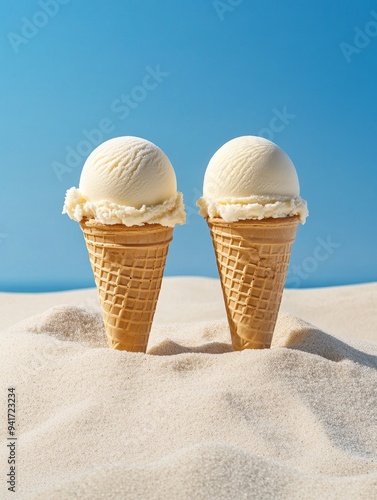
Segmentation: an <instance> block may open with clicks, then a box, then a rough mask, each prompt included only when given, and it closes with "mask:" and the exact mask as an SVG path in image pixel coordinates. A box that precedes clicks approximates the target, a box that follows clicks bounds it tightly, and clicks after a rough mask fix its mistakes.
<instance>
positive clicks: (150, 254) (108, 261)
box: [80, 219, 173, 352]
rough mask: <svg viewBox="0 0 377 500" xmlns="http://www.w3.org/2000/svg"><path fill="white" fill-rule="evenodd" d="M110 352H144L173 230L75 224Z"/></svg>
mask: <svg viewBox="0 0 377 500" xmlns="http://www.w3.org/2000/svg"><path fill="white" fill-rule="evenodd" d="M80 225H81V229H82V231H83V233H84V237H85V242H86V246H87V249H88V253H89V258H90V263H91V265H92V269H93V273H94V278H95V282H96V285H97V289H98V293H99V297H100V302H101V307H102V316H103V321H104V324H105V330H106V334H107V338H108V342H109V346H110V347H111V348H113V349H118V350H126V351H134V352H145V351H146V349H147V344H148V338H149V333H150V330H151V326H152V321H153V316H154V313H155V310H156V305H157V299H158V296H159V293H160V288H161V281H162V276H163V273H164V268H165V261H166V256H167V253H168V247H169V243H170V242H171V240H172V234H173V228H171V227H165V226H162V225H160V224H145V225H144V226H132V227H128V226H125V225H123V224H114V225H105V224H101V223H98V222H95V221H94V220H88V219H84V220H82V221H81V222H80Z"/></svg>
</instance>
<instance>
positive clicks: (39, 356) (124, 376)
mask: <svg viewBox="0 0 377 500" xmlns="http://www.w3.org/2000/svg"><path fill="white" fill-rule="evenodd" d="M0 343H1V346H0V349H1V350H0V352H1V366H2V370H1V372H0V379H1V384H2V387H6V386H10V385H14V386H16V389H17V415H18V423H17V433H18V437H19V439H18V444H17V491H18V494H17V498H20V499H23V498H40V499H46V498H48V499H55V498H56V499H72V498H80V499H97V498H98V499H99V498H106V499H107V498H109V499H119V498H127V499H139V498H143V499H144V498H145V499H166V498H168V499H178V498H179V499H212V498H216V499H230V498H234V499H241V498H245V499H246V498H261V499H263V498H289V499H292V498H293V499H295V498H297V499H302V498H326V499H328V498H329V499H331V498H339V499H344V498H350V499H351V498H352V499H355V498H363V499H368V498H371V499H372V498H376V496H377V412H376V407H377V395H376V387H377V371H376V368H377V345H374V344H366V343H361V342H357V341H353V342H352V343H350V342H349V341H347V342H345V341H343V340H341V339H338V338H335V337H333V336H331V335H329V334H327V333H325V332H324V331H322V330H320V329H318V328H315V327H314V326H312V325H310V324H309V323H307V322H305V321H303V320H301V319H298V318H296V317H294V316H291V315H287V314H281V315H280V317H279V320H278V324H277V328H276V334H275V337H274V344H273V349H271V350H264V351H244V352H231V349H230V342H229V331H228V327H227V324H226V321H225V320H223V319H221V320H218V321H209V322H195V323H174V324H166V323H165V324H162V323H161V324H156V325H155V326H154V329H153V331H152V335H151V342H150V348H149V354H148V355H144V354H134V353H126V352H116V351H110V350H109V349H106V348H105V346H106V339H105V335H104V331H103V326H102V323H101V320H100V316H99V314H98V312H96V311H95V310H89V309H87V308H85V307H75V306H58V307H53V308H52V309H49V310H47V311H46V312H44V313H42V314H39V315H37V316H34V317H32V318H29V319H26V320H23V321H22V322H21V323H19V324H17V325H15V326H14V327H12V328H10V329H8V330H5V331H3V332H2V333H1V334H0ZM2 432H3V435H4V430H3V431H2ZM4 438H5V436H4ZM4 438H3V450H4V447H5V445H4V442H5V441H4ZM1 488H4V482H3V483H2V485H1ZM1 494H3V493H2V490H0V496H1ZM4 495H5V491H4ZM1 498H3V496H1Z"/></svg>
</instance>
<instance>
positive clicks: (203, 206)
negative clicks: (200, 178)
mask: <svg viewBox="0 0 377 500" xmlns="http://www.w3.org/2000/svg"><path fill="white" fill-rule="evenodd" d="M198 206H199V207H200V212H199V213H200V214H201V215H203V217H206V218H207V217H210V218H214V217H220V218H222V219H223V220H225V221H226V222H235V221H238V220H245V219H264V218H269V217H274V218H277V217H290V216H293V215H297V216H299V218H300V220H301V222H302V223H304V222H305V219H306V217H307V215H308V210H307V206H306V202H305V201H304V200H302V199H301V198H300V186H299V181H298V177H297V172H296V169H295V167H294V165H293V163H292V161H291V159H290V158H289V156H288V155H287V154H286V153H285V152H284V151H283V150H282V149H280V148H279V147H278V146H277V145H276V144H274V143H273V142H271V141H269V140H267V139H264V138H263V137H255V136H244V137H238V138H236V139H233V140H231V141H229V142H227V143H226V144H224V146H222V147H221V148H220V149H219V150H218V151H217V152H216V153H215V154H214V155H213V157H212V158H211V160H210V162H209V164H208V167H207V170H206V173H205V176H204V184H203V197H201V198H200V199H199V200H198Z"/></svg>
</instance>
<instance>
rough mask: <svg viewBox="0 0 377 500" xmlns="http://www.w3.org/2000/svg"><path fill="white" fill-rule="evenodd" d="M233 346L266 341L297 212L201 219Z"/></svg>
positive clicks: (249, 346)
mask: <svg viewBox="0 0 377 500" xmlns="http://www.w3.org/2000/svg"><path fill="white" fill-rule="evenodd" d="M207 222H208V225H209V228H210V230H211V236H212V241H213V246H214V249H215V253H216V259H217V267H218V270H219V275H220V280H221V287H222V291H223V295H224V302H225V307H226V312H227V316H228V322H229V328H230V333H231V337H232V344H233V349H234V350H242V349H263V348H269V347H270V346H271V340H272V335H273V332H274V328H275V324H276V319H277V315H278V312H279V308H280V302H281V298H282V294H283V288H284V284H285V279H286V274H287V269H288V264H289V258H290V253H291V246H292V243H293V241H294V239H295V236H296V231H297V226H298V222H299V220H298V217H285V218H279V219H272V218H271V219H263V220H246V221H239V222H231V223H229V222H225V221H224V220H222V219H207Z"/></svg>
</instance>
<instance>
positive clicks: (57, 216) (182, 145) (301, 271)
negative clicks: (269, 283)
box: [0, 0, 377, 291]
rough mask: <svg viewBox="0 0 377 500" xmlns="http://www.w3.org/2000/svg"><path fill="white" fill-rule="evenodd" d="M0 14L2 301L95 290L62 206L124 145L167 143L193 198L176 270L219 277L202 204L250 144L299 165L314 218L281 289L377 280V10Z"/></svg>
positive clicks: (56, 9) (33, 7) (53, 7)
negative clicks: (222, 164)
mask: <svg viewBox="0 0 377 500" xmlns="http://www.w3.org/2000/svg"><path fill="white" fill-rule="evenodd" d="M0 18H1V19H2V23H1V27H0V37H1V40H2V43H1V50H0V67H1V73H0V103H1V104H0V110H1V112H0V134H1V135H0V137H1V139H0V146H1V183H0V290H6V291H50V290H62V289H69V288H76V287H87V286H93V285H94V281H93V277H92V272H91V269H90V265H89V262H88V258H87V253H86V249H85V245H84V242H83V238H82V234H81V231H80V228H79V226H78V224H76V223H74V222H73V221H71V220H70V219H69V218H68V217H67V216H63V215H61V209H62V204H63V200H64V194H65V191H66V189H67V188H69V187H71V186H73V185H76V186H77V185H78V181H79V177H80V171H81V167H82V165H83V163H84V161H85V156H86V151H89V150H90V149H92V148H94V145H93V144H95V143H96V141H97V143H98V142H99V141H102V140H106V139H109V138H110V137H114V136H119V135H136V136H140V137H144V138H146V139H149V140H151V141H153V142H154V143H156V144H157V145H158V146H160V147H161V148H162V149H163V150H164V151H165V153H166V154H167V155H168V156H169V158H170V160H171V162H172V164H173V166H174V168H175V170H176V173H177V178H178V184H179V188H180V190H181V191H183V193H184V197H185V202H186V207H187V211H188V223H187V225H186V226H183V227H177V228H176V230H175V235H174V241H173V243H172V245H171V247H170V250H169V256H168V262H167V267H166V274H167V275H202V276H211V277H215V276H217V271H216V263H215V258H214V255H213V249H212V246H211V245H212V244H211V240H210V236H209V232H208V228H207V226H206V224H205V221H204V220H203V219H202V218H201V217H199V216H198V215H197V209H196V207H195V201H196V199H197V198H198V197H199V196H200V194H201V189H202V181H203V175H204V171H205V168H206V165H207V163H208V161H209V159H210V157H211V156H212V155H213V153H214V152H215V151H216V150H217V149H218V148H219V147H220V146H221V145H222V144H223V143H224V142H226V141H228V140H230V139H232V138H234V137H236V136H239V135H248V134H251V135H264V136H265V137H268V138H270V139H272V140H273V141H274V142H276V143H277V144H278V145H279V146H281V147H282V148H283V149H285V150H286V152H287V153H288V154H289V155H290V156H291V158H292V160H293V162H294V164H295V165H296V168H297V171H298V174H299V178H300V184H301V194H302V196H303V197H304V198H305V199H307V201H308V205H309V209H310V217H309V218H308V220H307V223H306V224H305V226H300V228H299V232H298V237H297V240H296V243H295V245H294V249H293V253H292V257H291V267H290V272H289V275H288V280H287V285H288V286H294V287H313V286H327V285H338V284H347V283H358V282H367V281H375V280H377V263H376V246H377V225H376V223H375V207H376V202H375V196H376V187H377V169H376V166H377V165H376V157H377V140H376V132H377V122H376V118H377V99H376V88H377V67H376V60H377V2H376V1H374V2H372V1H366V0H358V1H356V0H354V1H350V2H347V5H345V4H344V3H342V2H336V3H334V4H329V2H325V1H324V0H319V1H317V2H309V1H300V2H299V1H295V2H294V1H286V2H279V1H277V0H275V1H269V0H264V1H263V2H262V1H260V2H257V1H251V0H244V1H240V0H224V1H217V2H216V1H215V2H213V1H211V0H208V1H206V0H191V1H189V2H178V1H173V0H168V1H161V2H153V1H151V0H148V1H143V0H138V1H136V0H134V1H129V2H124V1H121V0H118V1H115V0H106V1H105V0H92V1H91V2H79V1H78V0H64V1H63V0H60V2H59V3H58V2H57V0H40V1H39V2H38V1H26V0H18V1H17V2H2V3H1V4H0ZM355 28H356V29H355ZM148 73H152V74H154V75H155V82H156V85H155V86H154V87H155V88H153V89H146V88H145V87H143V85H144V83H143V82H145V77H146V75H147V74H148ZM122 100H123V102H122ZM88 137H89V139H88ZM89 141H91V143H90V142H89ZM72 151H75V153H72ZM68 152H70V153H71V154H70V155H68ZM67 155H68V157H67Z"/></svg>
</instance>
